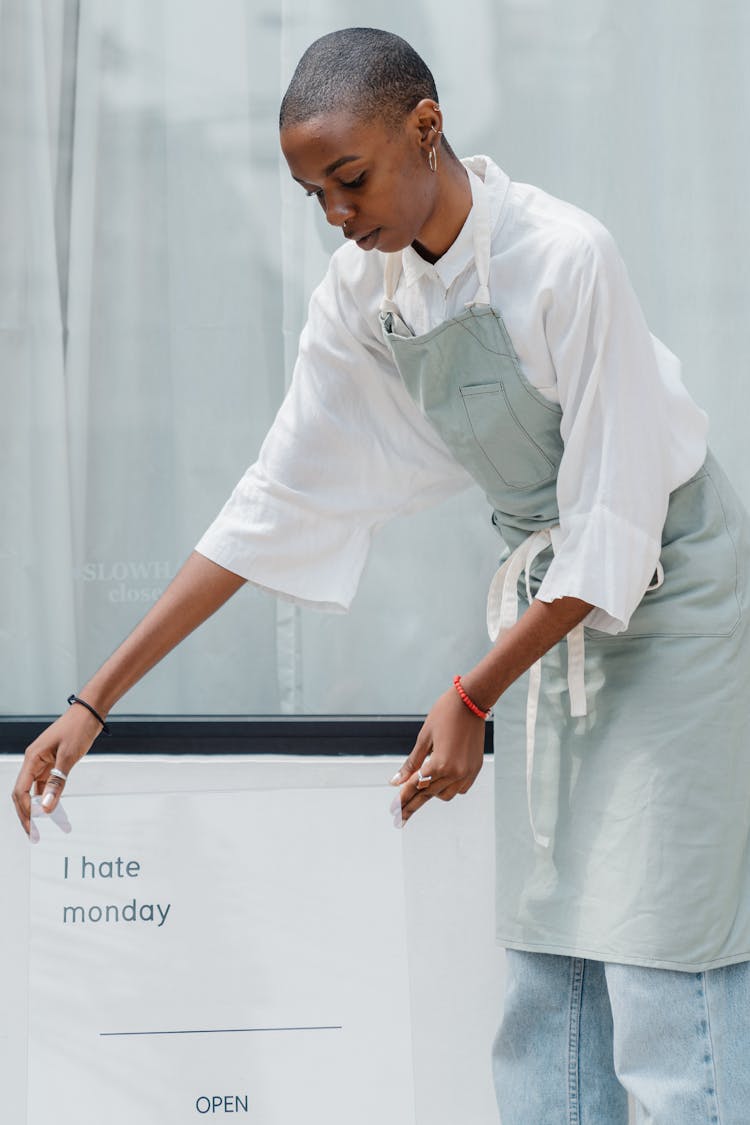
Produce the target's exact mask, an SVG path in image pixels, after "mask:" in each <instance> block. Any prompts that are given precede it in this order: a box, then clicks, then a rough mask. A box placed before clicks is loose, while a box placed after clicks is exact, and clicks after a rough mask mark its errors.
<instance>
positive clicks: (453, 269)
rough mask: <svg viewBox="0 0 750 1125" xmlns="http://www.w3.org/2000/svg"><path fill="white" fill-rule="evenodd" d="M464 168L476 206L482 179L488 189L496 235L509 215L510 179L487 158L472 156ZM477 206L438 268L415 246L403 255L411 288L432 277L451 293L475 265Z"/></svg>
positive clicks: (409, 247)
mask: <svg viewBox="0 0 750 1125" xmlns="http://www.w3.org/2000/svg"><path fill="white" fill-rule="evenodd" d="M462 164H463V165H464V167H465V168H466V170H467V171H468V173H469V184H470V185H471V194H472V200H473V201H474V202H475V201H476V192H477V187H476V183H477V180H478V179H481V180H483V181H484V184H485V187H486V188H487V189H488V191H487V194H488V196H489V208H490V225H491V227H492V231H493V233H494V232H495V230H496V229H497V227H498V225H499V223H500V221H501V219H502V218H504V215H505V203H506V200H507V198H508V189H509V187H510V179H509V177H508V176H507V175H506V174H505V172H503V171H502V169H500V168H498V166H497V164H495V163H494V162H493V161H492V160H490V159H489V157H487V156H470V157H467V158H466V159H465V160H463V161H462ZM474 202H473V203H472V208H471V210H470V211H469V214H468V215H467V216H466V222H465V223H464V225H463V226H462V227H461V230H460V231H459V234H458V237H457V238H456V240H455V242H454V243H453V244H452V246H449V247H448V249H447V250H446V252H445V253H444V254H443V256H442V258H438V260H437V261H436V262H435V263H434V264H432V263H431V262H426V261H425V259H424V258H422V257H420V255H419V254H418V253H417V252H416V250H414V249H413V248H412V247H411V246H407V247H406V248H405V249H404V250H403V251H402V254H401V260H402V263H403V270H404V281H405V282H406V284H407V285H413V284H414V283H415V282H417V281H419V279H420V278H422V277H432V278H434V279H435V280H436V281H438V282H440V284H441V285H442V287H443V288H444V289H446V290H448V289H449V288H450V286H451V285H452V284H453V282H454V281H455V280H456V278H457V277H458V276H459V274H461V273H463V271H464V270H465V269H466V267H467V266H468V265H469V263H470V262H473V261H474Z"/></svg>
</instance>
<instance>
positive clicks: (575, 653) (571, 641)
mask: <svg viewBox="0 0 750 1125" xmlns="http://www.w3.org/2000/svg"><path fill="white" fill-rule="evenodd" d="M550 546H552V532H551V530H550V528H548V527H545V528H542V529H541V530H540V531H535V532H534V533H533V534H532V535H529V536H528V538H526V539H524V541H523V542H522V543H521V544H520V545H519V546H518V547H516V549H515V550H514V551H511V553H510V555H509V556H508V558H507V559H505V561H504V562H503V563H502V565H501V566H500V567H499V569H498V570H497V572H496V574H495V577H494V578H493V579H492V582H491V583H490V589H489V593H488V594H487V632H488V633H489V635H490V640H491V641H492V642H493V643H494V642H495V641H496V640H497V638H498V637H499V636H500V634H501V633H504V632H505V631H506V630H508V629H510V628H511V626H513V625H515V623H516V621H517V620H518V583H519V581H520V578H521V575H522V574H523V575H524V576H525V582H526V596H527V598H528V602H529V605H531V603H532V601H533V600H534V598H533V595H532V593H531V581H530V571H531V567H532V564H533V562H534V560H535V559H536V557H537V555H539V554H541V552H542V551H544V550H546V549H547V547H550ZM567 644H568V694H569V696H570V714H571V716H572V717H573V718H578V717H579V716H581V715H585V714H586V682H585V679H584V666H585V655H586V654H585V643H584V633H583V623H582V622H581V623H580V624H578V625H576V626H575V628H573V629H571V631H570V632H569V633H568V636H567ZM541 686H542V661H541V659H540V660H537V661H535V663H534V664H532V666H531V668H530V669H529V690H528V694H527V696H526V801H527V804H528V809H529V823H530V825H531V831H532V835H533V837H534V840H535V842H536V843H537V844H539V845H541V847H543V848H548V847H549V846H550V842H551V837H550V836H547V835H545V834H544V833H542V832H540V831H539V830H538V829H537V827H536V818H535V816H534V800H533V796H532V790H533V781H534V755H535V747H536V720H537V715H538V713H539V695H540V691H541ZM556 797H557V789H556V786H548V785H547V786H545V787H544V792H543V793H542V795H541V805H542V809H543V810H545V809H546V807H547V803H548V802H551V801H555V800H556Z"/></svg>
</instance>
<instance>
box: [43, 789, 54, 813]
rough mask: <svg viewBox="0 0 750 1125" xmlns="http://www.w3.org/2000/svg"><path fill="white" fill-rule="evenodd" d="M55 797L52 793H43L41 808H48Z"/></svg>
mask: <svg viewBox="0 0 750 1125" xmlns="http://www.w3.org/2000/svg"><path fill="white" fill-rule="evenodd" d="M54 799H55V794H54V793H45V794H44V796H43V797H42V808H43V809H48V808H49V807H50V805H51V804H52V802H53V801H54Z"/></svg>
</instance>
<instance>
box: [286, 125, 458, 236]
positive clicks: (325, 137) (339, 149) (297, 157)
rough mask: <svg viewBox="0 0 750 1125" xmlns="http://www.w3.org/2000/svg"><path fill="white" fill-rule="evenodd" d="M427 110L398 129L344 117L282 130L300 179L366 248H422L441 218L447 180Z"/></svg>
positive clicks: (336, 223) (288, 156) (293, 169)
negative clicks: (438, 171)
mask: <svg viewBox="0 0 750 1125" xmlns="http://www.w3.org/2000/svg"><path fill="white" fill-rule="evenodd" d="M433 104H434V103H430V110H432V107H433ZM424 106H425V103H420V106H418V107H417V108H416V109H415V110H414V111H412V113H411V114H409V116H408V117H407V118H406V119H405V121H404V123H403V126H402V127H400V128H398V129H393V128H391V129H388V128H386V127H385V126H384V125H383V124H382V123H381V122H380V121H374V122H369V121H367V122H366V121H362V120H357V119H356V118H354V117H352V116H351V115H350V114H349V113H344V112H342V113H340V114H339V113H328V114H325V115H322V116H320V117H315V118H312V119H311V120H309V121H306V122H304V123H303V124H300V125H287V126H285V127H284V128H283V129H282V130H281V148H282V151H283V153H284V156H285V157H286V161H287V164H288V165H289V170H290V172H291V173H292V177H293V178H294V179H295V180H296V181H297V182H298V183H299V184H301V185H302V187H303V188H304V189H305V191H306V192H307V193H308V195H310V196H314V197H315V198H316V199H317V200H318V202H319V203H320V206H321V207H322V208H323V210H324V212H325V216H326V219H327V220H328V222H329V223H331V225H332V226H336V227H341V228H342V231H343V233H344V235H345V236H346V238H350V239H352V240H353V241H355V242H356V243H357V245H358V246H359V247H360V248H361V249H362V250H374V249H375V248H376V247H377V249H378V250H381V251H384V252H393V251H395V250H403V248H404V247H405V246H410V245H411V243H413V242H419V241H420V237H419V236H420V232H421V231H422V230H423V228H424V226H425V224H426V223H427V222H428V221H429V219H430V217H431V215H432V213H433V210H434V207H435V203H436V199H437V187H438V185H437V180H438V179H439V177H438V176H436V175H434V174H433V173H432V172H431V171H430V168H429V165H428V163H427V153H428V152H429V149H430V146H431V144H432V143H434V139H435V137H434V129H432V128H431V127H430V125H429V124H426V123H425V122H426V120H427V118H426V117H425V113H424V112H422V113H420V112H419V111H420V107H424Z"/></svg>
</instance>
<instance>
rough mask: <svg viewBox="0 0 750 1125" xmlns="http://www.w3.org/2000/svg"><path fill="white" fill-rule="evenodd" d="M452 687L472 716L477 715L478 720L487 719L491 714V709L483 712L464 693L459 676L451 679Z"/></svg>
mask: <svg viewBox="0 0 750 1125" xmlns="http://www.w3.org/2000/svg"><path fill="white" fill-rule="evenodd" d="M453 686H454V688H455V689H456V691H457V692H458V694H459V695H460V696H461V699H462V700H463V702H464V703H465V704H466V706H467V707H468V708H469V710H470V711H473V712H474V714H475V715H478V716H479V718H480V719H489V717H490V715H491V714H492V708H490V709H489V711H483V710H482V708H481V707H477V705H476V703H475V702H474V700H473V699H472V698H471V697H470V696H468V695H467V694H466V692H465V691H464V685H463V684H462V683H461V677H460V676H454V677H453Z"/></svg>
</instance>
